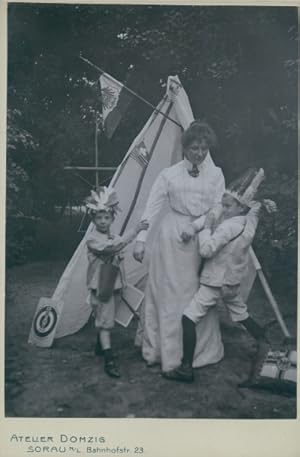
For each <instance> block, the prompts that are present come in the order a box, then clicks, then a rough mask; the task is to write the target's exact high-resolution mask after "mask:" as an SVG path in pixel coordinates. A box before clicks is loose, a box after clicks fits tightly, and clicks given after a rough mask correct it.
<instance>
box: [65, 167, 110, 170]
mask: <svg viewBox="0 0 300 457" xmlns="http://www.w3.org/2000/svg"><path fill="white" fill-rule="evenodd" d="M117 168H118V167H76V166H74V167H72V166H67V167H64V170H99V171H105V170H108V171H114V170H116V169H117Z"/></svg>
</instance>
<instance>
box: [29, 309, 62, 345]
mask: <svg viewBox="0 0 300 457" xmlns="http://www.w3.org/2000/svg"><path fill="white" fill-rule="evenodd" d="M56 322H57V313H56V310H55V309H54V308H52V306H44V307H43V308H41V309H40V310H39V312H38V313H37V315H36V316H35V319H34V323H33V328H34V331H35V333H36V334H37V335H38V336H41V337H43V336H47V335H49V333H51V332H52V330H53V329H54V327H55V325H56Z"/></svg>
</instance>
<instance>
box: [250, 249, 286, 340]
mask: <svg viewBox="0 0 300 457" xmlns="http://www.w3.org/2000/svg"><path fill="white" fill-rule="evenodd" d="M250 255H251V259H252V261H253V263H254V266H255V269H256V271H257V275H258V277H259V280H260V282H261V285H262V287H263V289H264V291H265V294H266V296H267V298H268V300H269V303H270V305H271V307H272V309H273V311H274V313H275V316H276V319H277V321H278V324H279V325H280V328H281V330H282V333H283V334H284V336H285V337H286V338H291V334H290V332H289V331H288V329H287V326H286V325H285V322H284V320H283V317H282V314H281V312H280V309H279V306H278V303H277V302H276V300H275V297H274V295H273V294H272V291H271V289H270V286H269V284H268V282H267V279H266V277H265V275H264V273H263V271H262V267H261V264H260V263H259V261H258V258H257V257H256V255H255V253H254V251H253V249H252V248H251V249H250Z"/></svg>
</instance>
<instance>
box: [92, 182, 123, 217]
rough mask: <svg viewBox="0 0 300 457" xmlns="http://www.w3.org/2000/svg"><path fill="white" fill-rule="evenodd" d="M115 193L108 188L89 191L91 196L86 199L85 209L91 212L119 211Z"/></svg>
mask: <svg viewBox="0 0 300 457" xmlns="http://www.w3.org/2000/svg"><path fill="white" fill-rule="evenodd" d="M118 204H119V201H118V196H117V193H116V191H115V190H114V189H113V188H109V187H99V188H98V189H97V190H96V191H94V190H91V195H90V196H89V197H87V198H86V207H87V208H88V209H90V210H91V211H95V212H97V211H112V212H116V211H120V208H119V207H118Z"/></svg>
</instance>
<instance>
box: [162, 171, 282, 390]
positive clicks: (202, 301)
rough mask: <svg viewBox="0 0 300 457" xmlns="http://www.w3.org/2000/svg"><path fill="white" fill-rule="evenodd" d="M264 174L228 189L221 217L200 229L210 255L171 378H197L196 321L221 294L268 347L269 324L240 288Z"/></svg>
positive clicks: (187, 312) (262, 347)
mask: <svg viewBox="0 0 300 457" xmlns="http://www.w3.org/2000/svg"><path fill="white" fill-rule="evenodd" d="M263 179H264V171H263V169H260V170H259V171H258V172H257V171H256V170H253V169H252V170H249V172H247V173H246V174H245V175H243V176H242V178H239V179H238V180H237V181H235V182H234V183H233V184H232V185H231V186H230V187H229V188H227V189H226V191H225V193H224V195H223V199H222V206H221V209H220V211H219V214H218V217H217V220H215V219H214V218H211V217H210V215H209V216H208V217H207V218H206V221H205V225H204V229H203V230H202V231H201V232H200V233H199V250H200V255H201V257H202V258H204V259H205V261H204V264H203V268H202V271H201V275H200V288H199V290H198V292H197V293H196V294H195V295H194V297H193V299H192V301H191V302H190V304H189V305H188V306H187V308H186V309H185V311H184V314H183V317H182V328H183V359H182V364H181V366H179V367H178V368H175V369H174V370H172V371H170V372H168V373H164V375H165V377H166V378H167V379H173V380H177V381H183V382H192V381H193V379H194V377H193V368H192V363H193V354H194V349H195V344H196V331H195V326H196V324H197V322H199V320H200V319H201V318H202V317H204V316H205V315H206V314H207V312H208V311H209V309H210V308H211V307H212V306H215V305H216V304H217V302H218V300H219V299H220V298H222V299H223V302H224V304H225V306H226V307H227V309H228V310H229V313H230V315H231V318H232V320H233V322H238V323H240V324H242V325H243V326H244V327H245V328H246V329H247V330H248V332H249V333H250V334H251V335H252V336H253V337H254V338H255V339H256V340H257V341H258V343H259V351H261V350H266V349H267V347H266V345H267V341H266V339H265V334H264V329H263V328H262V327H261V326H260V325H259V324H257V323H256V322H255V321H254V320H253V319H252V318H251V317H250V316H249V314H248V310H247V305H246V303H245V302H244V301H243V299H242V297H241V294H240V283H241V280H242V278H243V276H244V275H245V273H246V271H247V265H248V260H249V250H250V246H251V243H252V241H253V238H254V235H255V232H256V228H257V224H258V216H259V212H260V208H261V206H262V205H261V203H258V202H255V201H254V200H253V198H254V196H255V194H256V192H257V190H258V187H259V185H260V183H261V182H262V180H263ZM263 203H264V206H265V207H266V209H267V210H268V211H275V210H276V205H275V203H274V202H272V201H270V200H263Z"/></svg>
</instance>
